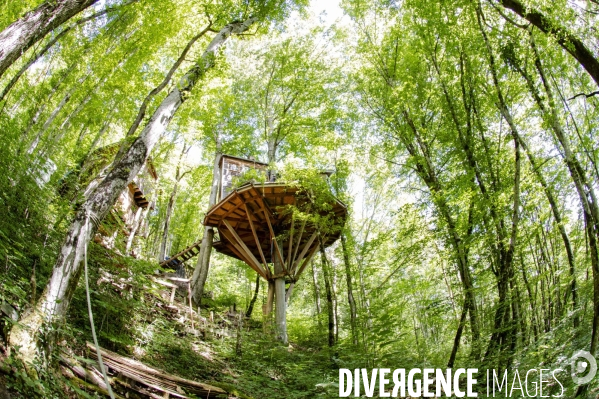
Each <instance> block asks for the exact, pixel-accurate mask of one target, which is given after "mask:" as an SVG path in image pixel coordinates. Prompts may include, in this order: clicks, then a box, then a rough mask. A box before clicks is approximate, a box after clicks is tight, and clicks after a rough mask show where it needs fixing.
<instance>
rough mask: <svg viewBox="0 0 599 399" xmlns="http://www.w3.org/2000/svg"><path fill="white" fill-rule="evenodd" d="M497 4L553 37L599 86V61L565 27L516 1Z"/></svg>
mask: <svg viewBox="0 0 599 399" xmlns="http://www.w3.org/2000/svg"><path fill="white" fill-rule="evenodd" d="M499 3H500V4H501V5H502V6H503V7H505V8H508V9H510V10H512V11H514V12H515V13H516V14H518V15H519V16H521V17H522V18H524V19H526V20H527V21H528V22H530V23H531V24H533V25H534V26H536V27H537V28H538V29H539V30H541V31H542V32H543V33H545V34H547V35H551V36H553V38H555V40H556V41H557V43H558V44H559V45H560V46H561V47H562V48H563V49H564V50H566V51H567V52H568V53H570V55H572V56H573V57H574V58H575V59H576V60H577V61H578V63H579V64H580V65H581V66H582V67H583V68H584V69H586V71H587V72H588V73H589V75H591V77H592V78H593V80H594V81H595V83H596V84H597V85H599V60H597V58H595V56H594V54H593V52H592V51H591V50H590V49H588V48H587V47H586V46H585V44H584V43H583V42H582V40H580V39H579V38H578V37H576V36H574V35H573V34H572V33H571V32H570V31H569V30H568V29H567V28H566V27H564V26H562V25H560V24H558V23H557V22H554V21H551V20H550V19H549V18H547V16H545V15H544V14H543V13H541V12H540V11H537V10H534V9H532V8H529V9H527V8H526V7H525V6H524V4H522V3H521V2H520V1H518V0H499Z"/></svg>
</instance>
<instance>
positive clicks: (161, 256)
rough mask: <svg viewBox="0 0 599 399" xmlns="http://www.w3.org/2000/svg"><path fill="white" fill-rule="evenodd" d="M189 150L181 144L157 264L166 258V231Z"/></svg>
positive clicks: (183, 174) (184, 173)
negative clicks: (182, 166) (182, 162)
mask: <svg viewBox="0 0 599 399" xmlns="http://www.w3.org/2000/svg"><path fill="white" fill-rule="evenodd" d="M188 150H189V148H188V147H187V145H186V144H185V143H183V149H182V150H181V155H180V156H179V162H178V163H177V169H176V172H175V184H174V185H173V191H171V195H170V197H169V199H168V204H167V205H166V215H165V217H164V229H163V230H162V240H161V242H160V253H159V254H158V262H162V261H163V260H164V259H165V257H166V243H167V241H168V231H169V227H170V223H171V216H172V214H173V208H174V207H175V197H176V196H177V189H178V188H179V183H180V182H181V179H183V177H184V176H185V175H186V174H187V172H183V173H181V161H182V160H183V157H184V156H185V154H187V151H188Z"/></svg>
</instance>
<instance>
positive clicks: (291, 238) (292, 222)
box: [287, 213, 295, 269]
mask: <svg viewBox="0 0 599 399" xmlns="http://www.w3.org/2000/svg"><path fill="white" fill-rule="evenodd" d="M294 225H295V218H294V217H293V213H292V214H291V228H290V229H289V252H288V253H287V268H288V269H291V265H292V263H291V262H292V259H293V258H292V257H291V252H292V249H293V226H294Z"/></svg>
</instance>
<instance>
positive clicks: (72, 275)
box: [10, 18, 256, 363]
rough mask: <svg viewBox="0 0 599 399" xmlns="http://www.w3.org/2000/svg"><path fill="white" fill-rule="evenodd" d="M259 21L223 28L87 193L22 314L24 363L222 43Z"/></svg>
mask: <svg viewBox="0 0 599 399" xmlns="http://www.w3.org/2000/svg"><path fill="white" fill-rule="evenodd" d="M255 21H256V19H255V18H249V19H248V20H246V21H244V22H234V23H231V24H228V25H226V26H225V27H223V28H222V29H221V30H220V32H219V33H218V34H217V35H216V36H215V37H214V38H213V39H212V41H211V42H210V44H209V45H208V47H207V49H206V50H205V51H204V53H203V54H202V56H201V57H200V59H199V60H198V61H197V62H196V64H195V65H194V66H193V67H192V68H191V69H190V70H189V71H188V72H187V73H186V74H185V75H184V76H183V77H182V79H181V81H180V82H179V84H178V85H176V86H175V87H174V88H173V89H172V90H171V91H170V92H169V94H168V95H167V96H166V98H165V99H164V100H162V102H161V103H160V105H158V107H157V108H156V110H155V111H154V114H153V115H152V117H151V118H150V119H149V121H148V123H147V124H146V126H145V127H144V129H143V130H142V132H141V134H140V135H139V137H137V138H136V139H135V140H134V141H133V142H132V144H131V145H130V146H129V147H128V149H127V150H126V151H125V152H124V155H123V156H122V157H121V158H119V159H117V160H115V163H114V165H113V166H112V167H111V169H110V171H109V172H108V174H107V175H106V177H105V178H104V179H103V180H102V182H100V184H99V185H98V186H97V187H96V188H95V189H94V190H92V191H91V192H90V193H89V195H88V196H87V197H86V199H85V202H84V203H83V204H82V206H81V208H80V210H79V211H78V212H77V214H76V216H75V217H74V219H73V221H72V223H71V225H70V226H69V228H68V231H67V235H66V238H65V240H64V242H63V244H62V247H61V249H60V251H59V255H58V259H57V260H56V263H55V265H54V268H53V272H52V276H51V277H50V280H49V282H48V285H47V286H46V288H45V290H44V292H43V293H42V295H41V297H40V299H39V300H38V302H37V304H36V305H35V306H34V307H33V308H32V309H30V310H29V311H28V312H27V313H25V314H24V315H23V317H22V318H21V319H20V320H19V324H17V325H15V327H14V328H13V330H12V333H11V337H10V344H11V346H12V347H13V348H15V347H17V346H18V347H19V348H20V349H19V355H20V356H21V358H22V359H23V360H24V361H26V362H28V363H31V362H33V361H34V360H35V359H36V358H37V357H38V356H39V351H38V349H39V348H38V340H39V338H40V333H41V332H42V331H43V329H44V328H43V327H44V326H50V325H51V324H52V323H54V322H56V321H59V320H61V319H63V318H64V316H65V314H66V311H67V309H68V307H69V304H70V301H71V299H72V297H73V293H74V291H75V287H76V286H77V282H78V280H79V277H80V275H81V270H82V268H81V261H82V258H83V253H84V250H85V248H86V246H87V244H88V242H89V241H90V239H91V238H92V237H93V236H94V234H95V233H96V231H97V229H98V227H99V223H100V221H101V220H102V219H103V218H104V217H105V216H106V215H107V214H108V212H110V209H111V208H112V207H113V206H114V203H115V202H116V199H117V198H118V196H119V195H120V193H121V192H122V191H123V190H124V189H125V188H126V187H127V184H129V182H130V181H132V180H133V178H134V177H135V176H136V175H137V173H138V172H139V170H140V169H141V168H142V166H143V165H144V163H145V162H146V159H147V158H148V156H149V155H150V152H151V151H152V149H153V148H154V146H155V145H156V143H157V142H158V139H159V138H160V136H161V135H162V134H163V133H164V131H165V130H166V127H167V126H168V125H169V123H170V121H171V120H172V118H173V116H174V115H175V113H176V112H177V110H178V109H179V107H180V106H181V105H182V104H183V102H184V101H185V100H186V98H187V97H188V96H189V94H190V92H191V90H192V89H193V87H194V86H195V84H196V83H197V82H198V81H199V80H200V79H202V78H203V77H204V76H205V73H206V70H207V69H209V68H211V67H212V66H213V65H214V58H215V55H216V52H217V50H218V49H219V48H220V46H221V45H222V44H223V43H224V42H225V41H226V40H227V39H228V38H229V36H231V34H238V33H242V32H244V31H246V30H247V29H248V28H249V27H250V26H251V25H252V24H253V23H254V22H255ZM86 221H89V223H87V222H86ZM86 226H88V227H86Z"/></svg>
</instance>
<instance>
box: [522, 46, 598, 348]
mask: <svg viewBox="0 0 599 399" xmlns="http://www.w3.org/2000/svg"><path fill="white" fill-rule="evenodd" d="M531 39H532V36H531ZM531 45H532V48H533V51H534V54H535V67H536V68H537V71H538V74H539V77H540V78H541V82H542V84H543V88H544V90H545V93H546V94H547V102H548V106H545V103H544V102H543V101H539V100H536V101H537V104H538V105H539V108H541V111H543V117H544V118H545V119H546V120H547V121H548V122H549V125H550V127H551V130H552V131H553V134H554V136H555V137H556V139H557V141H558V142H559V144H560V146H561V147H562V150H563V154H564V161H565V163H566V166H567V167H568V171H569V172H570V176H571V178H572V181H573V182H574V186H575V187H576V192H577V194H578V197H579V199H580V203H581V206H582V211H583V216H584V222H585V231H586V235H587V239H588V245H589V252H590V256H591V269H592V273H593V332H592V336H591V345H590V352H591V353H595V350H596V349H597V343H598V342H599V248H598V242H597V241H598V240H599V204H598V203H597V195H596V193H595V188H594V186H593V184H591V182H590V181H589V179H588V177H587V173H586V171H585V169H584V168H583V166H582V165H581V163H580V161H579V160H578V157H577V156H576V154H575V152H574V151H573V150H572V148H571V146H570V139H569V138H568V135H567V133H566V131H565V130H564V128H563V127H562V125H561V124H560V122H559V117H558V114H557V106H556V104H555V99H554V95H553V89H552V88H551V86H550V85H549V82H548V81H547V78H546V74H545V70H544V68H543V65H542V63H541V59H540V57H539V55H538V52H537V48H536V46H535V43H534V40H531Z"/></svg>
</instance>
